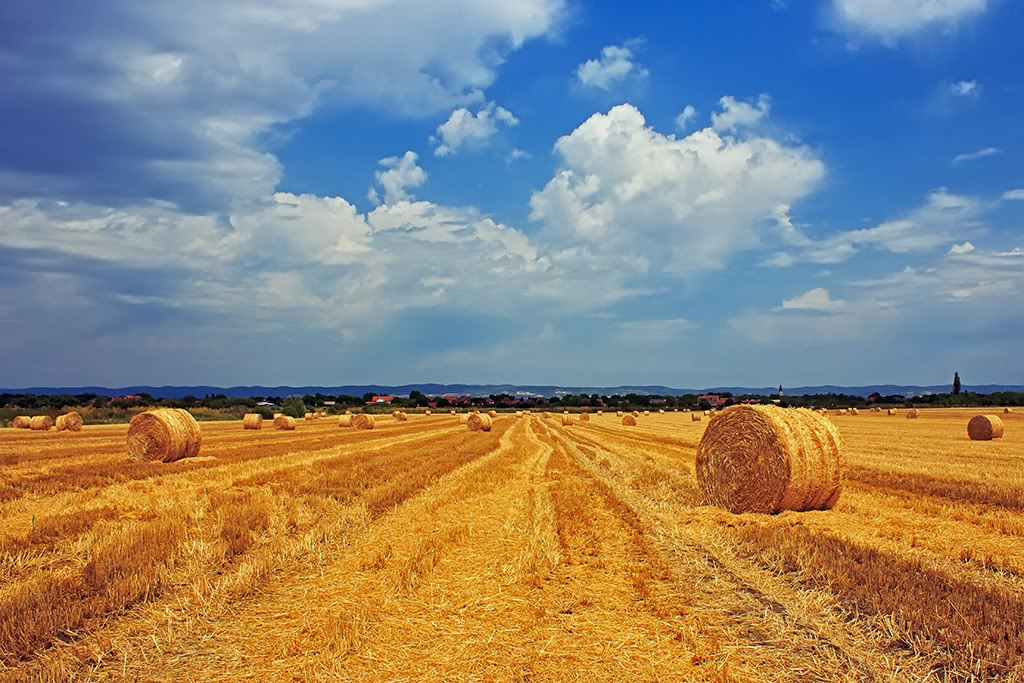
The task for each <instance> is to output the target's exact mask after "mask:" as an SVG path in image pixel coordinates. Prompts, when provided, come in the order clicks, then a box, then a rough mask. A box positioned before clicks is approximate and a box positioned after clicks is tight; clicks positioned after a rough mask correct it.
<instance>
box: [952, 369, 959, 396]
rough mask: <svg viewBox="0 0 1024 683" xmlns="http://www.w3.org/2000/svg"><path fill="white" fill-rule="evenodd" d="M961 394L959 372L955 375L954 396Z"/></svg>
mask: <svg viewBox="0 0 1024 683" xmlns="http://www.w3.org/2000/svg"><path fill="white" fill-rule="evenodd" d="M959 393H960V373H959V372H954V373H953V394H954V395H956V394H959Z"/></svg>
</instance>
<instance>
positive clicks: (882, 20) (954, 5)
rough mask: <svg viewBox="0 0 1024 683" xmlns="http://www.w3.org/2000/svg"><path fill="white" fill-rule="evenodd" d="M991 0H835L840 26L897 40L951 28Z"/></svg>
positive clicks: (884, 39) (885, 38) (982, 10)
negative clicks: (919, 33)
mask: <svg viewBox="0 0 1024 683" xmlns="http://www.w3.org/2000/svg"><path fill="white" fill-rule="evenodd" d="M988 4H989V3H988V0H898V1H894V0H832V10H833V13H834V15H835V18H836V21H837V23H838V25H839V27H840V28H843V29H845V30H847V31H850V32H853V33H856V34H862V35H868V36H872V37H875V38H879V39H881V40H882V41H884V42H886V43H890V44H892V43H894V42H896V41H897V40H898V39H899V38H902V37H905V36H909V35H912V34H914V33H918V32H921V31H926V30H932V29H941V30H952V29H953V28H955V27H956V25H957V24H959V23H960V22H961V21H964V20H966V19H969V18H971V17H974V16H977V15H979V14H981V13H982V12H984V11H985V10H986V9H987V7H988Z"/></svg>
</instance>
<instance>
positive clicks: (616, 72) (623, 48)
mask: <svg viewBox="0 0 1024 683" xmlns="http://www.w3.org/2000/svg"><path fill="white" fill-rule="evenodd" d="M636 44H637V42H636V41H633V42H629V43H626V44H625V45H606V46H605V47H603V48H601V57H600V58H599V59H588V60H587V61H585V62H583V63H582V64H580V65H579V66H578V67H577V68H576V78H577V79H578V80H579V82H580V84H581V85H583V86H584V87H590V88H600V89H601V90H609V89H610V88H611V87H612V86H614V85H617V84H618V83H621V82H623V81H625V80H626V79H629V78H640V79H643V78H647V76H648V72H647V69H645V68H644V67H642V66H641V65H640V64H637V63H636V62H635V61H634V58H633V50H632V49H631V48H632V47H633V46H635V45H636Z"/></svg>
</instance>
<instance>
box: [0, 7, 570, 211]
mask: <svg viewBox="0 0 1024 683" xmlns="http://www.w3.org/2000/svg"><path fill="white" fill-rule="evenodd" d="M563 9H564V8H563V3H562V1H561V0H524V1H523V2H516V3H514V4H513V5H509V6H505V5H501V4H494V3H468V4H467V3H464V2H457V1H450V0H441V1H439V2H432V3H429V4H424V3H420V2H415V1H414V0H360V1H359V2H353V1H352V0H280V1H279V2H274V3H267V2H263V1H262V0H183V1H182V2H178V3H150V4H148V5H147V7H146V11H145V12H140V11H138V7H137V3H136V2H134V1H133V0H110V1H109V2H104V3H102V5H98V6H91V5H90V6H86V5H85V4H82V3H70V4H68V5H66V6H64V7H62V9H61V12H60V13H59V16H56V17H55V16H54V15H53V12H52V11H51V10H52V8H49V7H46V6H44V5H43V4H40V3H0V44H2V45H3V46H4V55H5V56H4V59H2V60H0V82H3V83H4V103H5V104H4V106H3V107H0V130H3V131H4V136H5V140H6V144H5V147H4V153H3V154H0V201H4V200H11V199H15V198H22V197H48V198H53V199H64V200H71V201H77V200H83V201H89V202H92V203H95V204H105V205H121V206H125V205H131V204H135V203H139V202H142V201H146V200H160V201H169V202H172V203H174V204H176V205H178V206H181V207H183V208H185V209H186V210H191V211H196V212H200V213H201V212H205V211H208V210H213V209H222V210H223V209H226V208H228V207H229V206H232V205H237V203H238V202H240V201H256V202H258V201H263V200H264V199H265V198H266V197H268V196H269V195H270V194H271V193H272V192H273V191H274V189H275V187H276V185H277V183H278V180H279V179H280V177H281V168H280V165H279V163H278V161H277V159H276V158H275V157H274V156H273V155H271V154H269V153H268V151H269V150H270V145H269V144H268V143H269V141H270V140H271V139H272V138H273V135H274V134H275V131H277V130H278V129H279V127H280V126H281V125H283V124H287V123H288V122H292V121H295V120H297V119H300V118H302V117H305V116H307V115H309V114H310V113H311V112H313V111H314V110H315V109H316V108H323V107H347V106H353V105H359V106H367V107H372V108H378V109H381V110H384V111H386V112H388V113H389V114H392V115H395V114H397V115H400V116H424V115H430V114H433V113H435V112H438V111H444V110H451V108H452V107H458V106H468V105H470V104H472V103H475V102H481V101H482V100H483V95H482V92H483V90H484V89H486V88H487V87H489V86H490V85H491V84H492V83H493V81H494V78H495V75H496V69H497V68H498V66H499V65H500V64H501V62H502V61H503V60H504V58H505V56H506V55H507V54H508V53H509V51H511V50H515V49H518V48H519V47H520V46H521V45H522V44H523V43H524V42H526V41H528V40H530V39H531V38H534V37H537V36H541V35H544V34H546V33H547V32H549V31H550V30H551V29H552V28H553V27H554V26H555V25H556V22H557V21H558V20H559V17H560V16H561V14H562V12H563ZM41 26H45V30H42V29H40V28H39V27H41ZM396 45H400V46H401V49H395V46H396ZM268 46H272V48H268ZM40 55H45V56H44V57H40ZM68 111H73V112H75V115H74V116H66V115H64V114H63V113H66V112H68ZM82 131H88V135H83V134H82Z"/></svg>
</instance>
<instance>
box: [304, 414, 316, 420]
mask: <svg viewBox="0 0 1024 683" xmlns="http://www.w3.org/2000/svg"><path fill="white" fill-rule="evenodd" d="M302 417H303V418H304V419H306V420H315V419H316V418H315V417H313V413H306V414H305V415H303V416H302Z"/></svg>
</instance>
